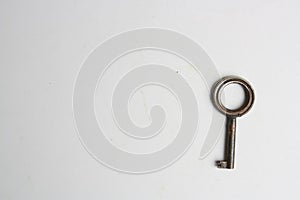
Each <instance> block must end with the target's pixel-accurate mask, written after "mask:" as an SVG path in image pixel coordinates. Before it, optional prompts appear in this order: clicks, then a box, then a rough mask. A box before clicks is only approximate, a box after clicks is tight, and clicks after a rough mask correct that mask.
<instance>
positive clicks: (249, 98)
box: [212, 76, 254, 117]
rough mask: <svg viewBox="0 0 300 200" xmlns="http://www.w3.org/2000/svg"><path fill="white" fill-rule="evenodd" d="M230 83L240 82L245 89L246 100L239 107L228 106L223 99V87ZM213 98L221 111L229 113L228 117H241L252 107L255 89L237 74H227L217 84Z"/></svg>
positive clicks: (213, 91)
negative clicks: (230, 107) (231, 107)
mask: <svg viewBox="0 0 300 200" xmlns="http://www.w3.org/2000/svg"><path fill="white" fill-rule="evenodd" d="M230 84H239V85H240V86H241V87H242V88H243V90H244V95H245V100H244V102H243V104H242V105H241V106H240V107H239V108H237V109H229V108H226V107H225V106H224V105H223V103H222V101H221V94H222V91H223V89H224V88H225V87H226V86H228V85H230ZM212 100H213V103H214V105H215V107H216V108H217V109H218V110H219V111H220V112H221V113H223V114H225V115H227V116H228V117H240V116H242V115H244V114H245V113H247V112H248V111H249V110H250V108H251V107H252V105H253V102H254V91H253V89H252V87H251V86H250V84H249V83H248V82H247V81H246V80H244V79H242V78H240V77H237V76H226V77H224V78H222V79H221V80H219V81H218V82H217V83H216V84H215V86H214V88H213V90H212Z"/></svg>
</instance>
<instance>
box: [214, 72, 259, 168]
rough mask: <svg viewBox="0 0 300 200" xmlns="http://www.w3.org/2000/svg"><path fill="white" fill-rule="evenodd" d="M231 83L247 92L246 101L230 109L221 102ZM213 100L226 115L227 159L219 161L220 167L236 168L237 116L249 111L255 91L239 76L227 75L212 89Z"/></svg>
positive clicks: (218, 165)
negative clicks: (224, 91)
mask: <svg viewBox="0 0 300 200" xmlns="http://www.w3.org/2000/svg"><path fill="white" fill-rule="evenodd" d="M229 84H239V85H240V86H241V87H242V88H243V90H244V94H245V101H244V103H243V104H242V106H241V107H239V108H237V109H228V108H226V107H225V106H224V105H223V103H222V102H221V93H222V91H223V89H224V88H225V87H226V86H227V85H229ZM212 100H213V103H214V105H215V107H216V108H217V109H218V110H219V111H220V112H221V113H223V114H225V115H226V141H225V160H222V161H217V167H218V168H227V169H233V168H234V156H235V135H236V118H237V117H240V116H242V115H244V114H245V113H247V112H248V111H249V110H250V108H251V107H252V105H253V102H254V91H253V89H252V87H251V86H250V84H249V83H248V82H247V81H245V80H244V79H242V78H240V77H237V76H227V77H224V78H222V79H221V80H219V81H218V82H217V83H216V84H215V86H214V88H213V90H212Z"/></svg>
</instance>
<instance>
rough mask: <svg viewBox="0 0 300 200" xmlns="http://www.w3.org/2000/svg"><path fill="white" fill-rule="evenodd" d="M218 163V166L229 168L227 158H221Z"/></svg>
mask: <svg viewBox="0 0 300 200" xmlns="http://www.w3.org/2000/svg"><path fill="white" fill-rule="evenodd" d="M216 164H217V167H218V168H227V162H226V161H225V160H219V161H217V162H216Z"/></svg>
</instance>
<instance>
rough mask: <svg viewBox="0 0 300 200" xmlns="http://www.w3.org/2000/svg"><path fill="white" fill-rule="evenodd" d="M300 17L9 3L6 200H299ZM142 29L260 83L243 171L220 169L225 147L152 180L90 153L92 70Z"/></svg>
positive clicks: (2, 145) (255, 5)
mask: <svg viewBox="0 0 300 200" xmlns="http://www.w3.org/2000/svg"><path fill="white" fill-rule="evenodd" d="M299 11H300V2H299V1H296V0H295V1H287V0H277V1H276V0H267V1H259V0H254V1H239V0H228V1H221V0H212V1H196V0H195V1H179V0H172V1H171V0H170V1H158V0H152V1H143V0H135V1H121V0H120V1H112V0H111V1H108V0H107V1H96V0H95V1H79V0H73V1H58V0H55V1H33V0H29V1H1V3H0V25H1V26H0V70H1V71H0V91H1V98H0V159H1V160H0V199H1V200H6V199H22V200H25V199H107V200H108V199H109V200H115V199H116V200H117V199H128V200H133V199H143V200H154V199H159V200H160V199H170V200H181V199H232V200H234V199H236V200H238V199H265V198H268V199H283V198H287V199H299V198H300V192H299V185H300V173H299V166H300V153H299V152H300V145H299V144H300V133H299V122H300V117H299V115H298V113H297V112H299V111H300V110H299V105H298V104H299V103H300V95H299V90H298V86H299V82H298V81H299V77H300V56H299V53H300V37H299V35H300V12H299ZM140 27H161V28H168V29H172V30H175V31H178V32H181V33H183V34H185V35H187V36H189V37H190V38H192V39H193V40H195V41H196V42H197V43H199V44H200V45H201V46H202V47H203V48H204V49H205V50H206V52H207V53H208V55H209V56H210V57H211V58H212V60H213V61H214V63H215V65H216V66H217V68H218V70H219V72H220V73H221V75H222V76H223V75H229V74H235V75H241V76H243V77H246V78H247V79H248V80H249V81H250V82H251V84H252V85H253V86H254V88H255V92H256V97H257V98H256V102H255V105H254V107H253V109H252V110H251V112H249V114H247V115H246V116H244V117H243V118H241V119H238V132H237V137H238V138H237V140H238V141H237V157H236V164H237V167H236V169H235V170H234V171H227V170H218V169H216V168H215V166H214V161H215V160H217V159H220V158H222V152H223V144H222V142H221V140H220V142H219V143H218V144H217V146H216V148H215V150H214V151H213V152H212V153H211V154H210V155H209V156H208V157H207V158H206V159H204V160H199V159H198V157H199V153H200V149H201V143H202V142H203V141H196V142H195V143H194V144H193V145H192V147H191V148H190V149H189V150H188V152H187V153H186V154H185V155H184V156H183V157H182V158H181V159H180V160H179V161H178V162H176V163H175V164H173V165H172V166H170V167H169V168H166V169H164V170H162V171H159V172H157V173H153V174H146V175H130V174H123V173H119V172H116V171H113V170H111V169H109V168H107V167H104V166H103V165H101V164H100V163H98V162H97V161H96V160H95V159H93V158H92V157H91V156H90V155H89V154H88V153H87V151H86V150H85V149H84V148H83V146H82V145H81V142H80V140H79V138H78V136H77V133H76V129H75V125H74V121H73V114H72V91H73V84H74V82H75V80H76V76H77V73H78V71H79V69H80V66H81V65H82V62H83V61H84V59H85V58H86V57H87V56H88V54H89V53H90V52H91V51H92V50H93V49H94V48H95V47H96V46H97V45H98V44H100V43H101V42H103V41H104V40H106V39H107V38H109V37H111V36H112V35H114V34H117V33H120V32H123V31H126V30H131V29H134V28H140ZM297 123H298V124H297ZM201 138H202V139H203V137H200V140H201Z"/></svg>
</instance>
